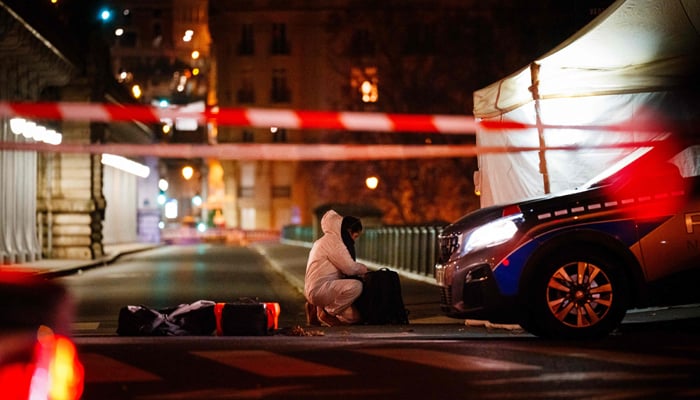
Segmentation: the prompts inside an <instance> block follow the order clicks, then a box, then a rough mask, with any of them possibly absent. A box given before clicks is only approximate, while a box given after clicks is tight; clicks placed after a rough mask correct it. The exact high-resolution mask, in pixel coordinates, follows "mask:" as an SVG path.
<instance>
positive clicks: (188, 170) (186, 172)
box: [182, 165, 194, 181]
mask: <svg viewBox="0 0 700 400" xmlns="http://www.w3.org/2000/svg"><path fill="white" fill-rule="evenodd" d="M193 175H194V169H193V168H192V167H190V166H189V165H188V166H186V167H183V168H182V177H183V178H185V180H186V181H189V180H190V179H192V176H193Z"/></svg>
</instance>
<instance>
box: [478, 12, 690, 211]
mask: <svg viewBox="0 0 700 400" xmlns="http://www.w3.org/2000/svg"><path fill="white" fill-rule="evenodd" d="M699 27H700V2H698V1H691V0H675V1H671V0H668V1H663V2H658V1H654V0H619V1H617V2H615V3H613V4H612V5H611V6H610V7H609V8H608V9H606V10H605V12H603V13H602V14H601V15H599V16H598V17H597V18H596V19H595V20H593V21H592V22H591V23H590V24H588V25H587V26H586V27H584V28H583V29H581V30H580V31H579V32H577V33H576V34H574V35H573V36H572V37H571V38H569V39H568V40H566V41H565V42H563V43H562V44H560V45H559V46H557V47H556V48H554V49H553V50H551V51H550V52H548V53H547V54H545V55H544V56H542V57H540V58H538V59H536V60H534V61H533V63H535V64H537V65H538V66H539V71H536V73H535V74H533V70H532V69H531V67H532V64H531V65H530V66H527V67H525V68H522V69H521V70H519V71H517V72H515V73H514V74H512V75H510V76H508V77H505V78H503V79H501V80H499V81H498V82H495V83H493V84H491V85H489V86H487V87H485V88H483V89H480V90H477V91H476V92H474V116H475V117H476V118H477V119H479V120H487V121H488V120H493V121H504V120H505V121H516V122H523V123H526V124H531V125H535V124H536V123H537V122H538V120H537V114H538V110H539V117H540V121H539V122H541V124H544V125H550V126H551V125H568V126H591V127H593V126H596V127H600V126H606V125H613V124H619V123H623V122H626V121H629V120H632V119H635V118H640V117H644V118H646V119H653V118H655V117H656V115H655V114H654V113H658V112H659V110H662V109H667V108H669V107H670V106H669V104H671V102H672V97H673V95H672V92H673V91H674V90H675V89H676V88H678V87H682V85H683V80H684V79H686V78H687V77H688V74H689V73H695V72H697V71H689V70H688V69H689V66H695V65H696V64H695V62H696V61H692V60H696V59H697V57H698V53H700V51H698V50H699V49H700V33H699V32H698V28H699ZM533 82H534V83H536V89H537V90H536V91H535V92H536V93H537V94H538V95H539V98H538V101H537V102H536V101H535V100H534V99H533V91H532V87H533ZM650 113H651V114H650ZM658 136H659V134H658V133H656V134H652V133H643V132H636V131H631V132H630V131H628V132H618V131H616V130H611V131H601V130H593V129H591V130H582V129H552V128H547V129H544V130H542V131H541V137H542V140H543V142H544V146H548V147H552V146H562V145H578V146H581V147H590V146H595V145H606V146H610V145H612V144H616V143H622V142H628V141H631V140H634V141H638V140H652V139H654V138H656V137H658ZM477 144H478V145H479V146H507V147H513V146H516V147H521V146H526V147H538V146H540V145H541V144H540V131H538V130H537V129H535V128H531V129H524V130H511V131H508V130H500V131H498V130H485V129H478V130H477ZM631 151H632V149H630V148H618V149H605V150H602V149H595V150H590V149H589V150H577V151H564V150H547V151H545V152H544V153H543V154H544V161H545V162H544V163H541V162H540V153H539V152H521V153H517V152H515V153H505V154H481V155H479V158H478V161H479V174H477V176H478V178H479V179H481V181H480V182H475V184H476V185H477V186H480V187H481V205H482V206H488V205H492V204H503V203H508V202H512V201H517V200H522V199H525V198H529V197H533V196H538V195H542V194H544V193H545V191H546V190H545V187H547V186H548V187H549V192H551V193H554V192H559V191H564V190H569V189H574V188H576V187H578V186H579V185H581V184H583V183H585V182H586V181H587V180H589V179H591V178H592V177H593V176H595V175H597V174H598V173H599V172H601V171H602V170H603V169H605V168H606V167H607V166H609V165H610V164H611V163H613V162H615V161H617V160H619V159H621V158H623V157H624V156H625V155H626V154H628V153H629V152H631ZM541 164H542V165H541ZM544 169H546V171H547V174H546V175H545V174H543V170H544ZM545 181H546V183H545Z"/></svg>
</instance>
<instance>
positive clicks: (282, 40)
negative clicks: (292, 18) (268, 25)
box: [271, 24, 289, 55]
mask: <svg viewBox="0 0 700 400" xmlns="http://www.w3.org/2000/svg"><path fill="white" fill-rule="evenodd" d="M271 52H272V54H276V55H286V54H289V42H288V41H287V25H285V24H272V48H271Z"/></svg>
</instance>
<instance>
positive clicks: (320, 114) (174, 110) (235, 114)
mask: <svg viewBox="0 0 700 400" xmlns="http://www.w3.org/2000/svg"><path fill="white" fill-rule="evenodd" d="M0 116H2V117H23V118H36V119H49V120H83V121H86V120H89V121H95V122H119V121H140V122H143V123H159V122H161V121H162V120H163V119H170V120H176V119H179V118H189V119H196V120H197V121H199V122H206V121H215V122H216V123H217V124H219V125H234V126H252V127H258V128H269V127H272V126H275V127H278V128H287V129H336V130H348V131H379V132H421V133H446V134H463V133H473V132H475V131H476V125H477V123H476V122H475V119H474V117H471V116H458V115H425V114H388V113H376V112H375V113H373V112H335V111H305V110H286V109H264V108H223V107H210V108H207V109H206V110H204V111H201V112H193V111H187V110H183V109H181V108H179V107H165V108H158V107H151V106H144V105H116V104H99V103H79V102H77V103H70V102H69V103H12V102H0ZM522 126H523V125H522V124H517V127H522Z"/></svg>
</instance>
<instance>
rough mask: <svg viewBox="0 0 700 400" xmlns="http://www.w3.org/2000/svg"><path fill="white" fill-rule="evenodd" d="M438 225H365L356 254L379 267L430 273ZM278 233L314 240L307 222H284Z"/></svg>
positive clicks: (297, 239) (305, 241)
mask: <svg viewBox="0 0 700 400" xmlns="http://www.w3.org/2000/svg"><path fill="white" fill-rule="evenodd" d="M442 229H443V226H442V225H416V226H379V227H367V228H365V230H364V232H363V234H362V236H360V238H359V239H358V241H357V243H356V251H357V258H358V259H360V260H362V261H367V262H370V263H373V264H375V265H378V266H380V267H387V268H391V269H396V270H402V271H405V272H410V273H413V274H417V275H421V276H425V277H432V276H433V267H434V265H435V262H436V261H437V237H438V235H439V234H440V232H441V231H442ZM281 237H282V239H284V240H287V241H293V242H297V243H303V244H305V245H308V246H310V245H311V244H312V243H313V241H314V240H315V237H314V232H313V228H312V227H311V226H299V225H288V226H285V227H284V228H283V229H282V232H281Z"/></svg>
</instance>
